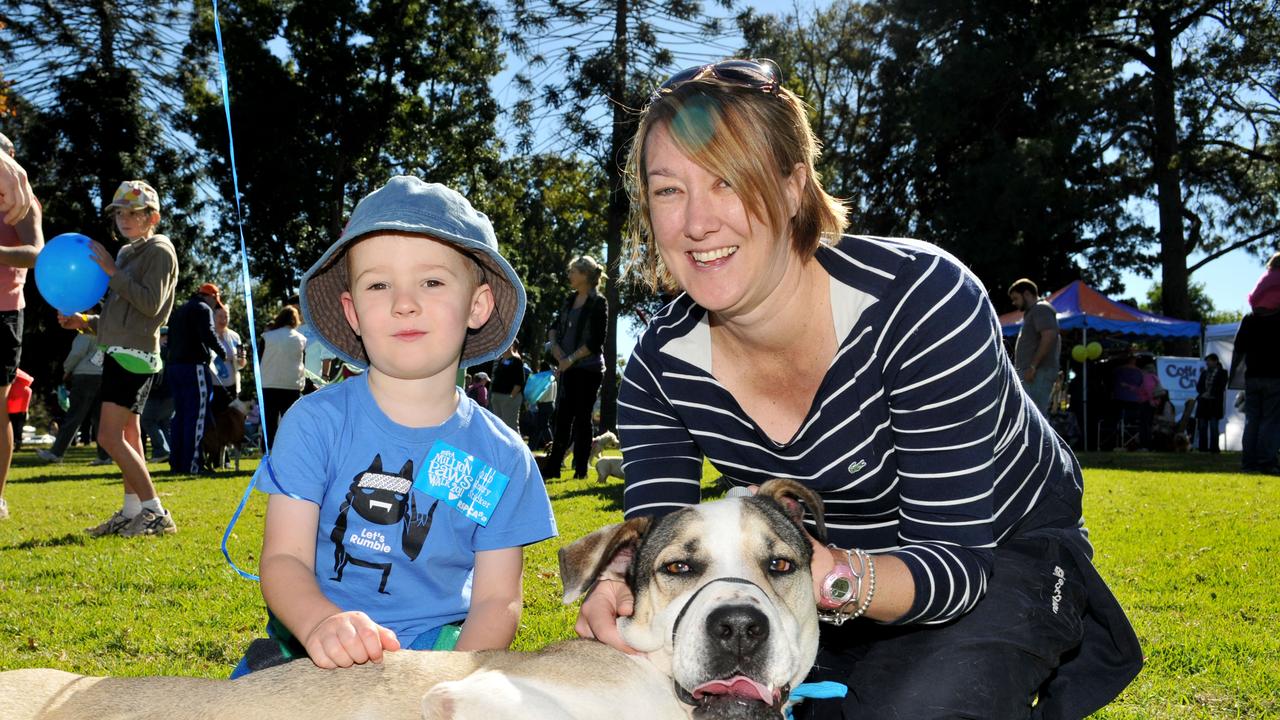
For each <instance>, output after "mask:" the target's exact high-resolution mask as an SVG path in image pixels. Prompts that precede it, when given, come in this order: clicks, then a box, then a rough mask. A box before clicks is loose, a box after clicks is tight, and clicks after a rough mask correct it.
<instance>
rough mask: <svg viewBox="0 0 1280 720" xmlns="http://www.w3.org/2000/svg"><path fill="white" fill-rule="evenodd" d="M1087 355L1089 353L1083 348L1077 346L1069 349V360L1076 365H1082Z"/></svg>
mask: <svg viewBox="0 0 1280 720" xmlns="http://www.w3.org/2000/svg"><path fill="white" fill-rule="evenodd" d="M1088 353H1089V351H1088V350H1086V349H1085V346H1083V345H1077V346H1075V347H1073V348H1071V359H1072V360H1075V361H1076V362H1078V363H1082V362H1084V361H1085V358H1086V357H1088Z"/></svg>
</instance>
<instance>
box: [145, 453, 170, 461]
mask: <svg viewBox="0 0 1280 720" xmlns="http://www.w3.org/2000/svg"><path fill="white" fill-rule="evenodd" d="M147 462H149V463H162V462H169V453H165V454H163V455H152V456H151V459H150V460H147Z"/></svg>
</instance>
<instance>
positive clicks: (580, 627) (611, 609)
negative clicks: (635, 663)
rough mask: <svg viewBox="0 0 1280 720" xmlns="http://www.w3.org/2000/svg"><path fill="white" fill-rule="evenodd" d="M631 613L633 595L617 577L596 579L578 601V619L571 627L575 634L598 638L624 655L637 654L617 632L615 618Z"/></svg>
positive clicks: (628, 615)
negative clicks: (581, 599) (584, 598)
mask: <svg viewBox="0 0 1280 720" xmlns="http://www.w3.org/2000/svg"><path fill="white" fill-rule="evenodd" d="M634 612H635V598H634V597H632V595H631V590H629V589H628V588H627V584H626V583H625V582H623V581H621V580H615V579H611V578H600V579H599V580H597V581H596V586H595V588H593V589H592V590H591V592H590V593H588V594H587V599H586V600H583V601H582V609H581V610H579V611H578V622H577V624H576V625H574V626H573V629H574V632H576V633H578V636H579V637H584V638H590V639H594V640H599V641H600V642H602V643H604V644H605V645H608V646H610V647H612V648H615V649H618V650H621V651H622V652H624V653H627V654H628V655H639V654H641V653H640V651H639V650H636V649H635V648H633V647H631V646H630V645H628V644H627V641H626V640H623V639H622V634H621V633H619V632H618V618H619V617H630V616H631V614H632V613H634Z"/></svg>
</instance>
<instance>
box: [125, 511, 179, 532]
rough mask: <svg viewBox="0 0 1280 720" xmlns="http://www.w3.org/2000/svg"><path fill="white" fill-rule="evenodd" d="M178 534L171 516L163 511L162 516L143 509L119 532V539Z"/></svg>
mask: <svg viewBox="0 0 1280 720" xmlns="http://www.w3.org/2000/svg"><path fill="white" fill-rule="evenodd" d="M176 532H178V526H177V524H176V523H174V522H173V516H172V515H170V514H169V511H168V510H165V511H164V513H163V514H161V513H157V512H156V511H155V510H152V509H150V508H143V509H142V512H140V513H138V515H137V517H135V518H134V519H132V520H130V521H129V524H128V525H125V526H124V527H123V528H121V530H120V537H126V538H128V537H138V536H139V535H172V534H173V533H176Z"/></svg>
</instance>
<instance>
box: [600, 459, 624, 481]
mask: <svg viewBox="0 0 1280 720" xmlns="http://www.w3.org/2000/svg"><path fill="white" fill-rule="evenodd" d="M611 477H616V478H618V479H619V480H626V479H627V475H626V471H624V470H623V469H622V458H620V457H617V456H616V455H611V456H609V457H602V458H600V459H599V460H597V461H596V482H604V481H605V480H608V479H609V478H611Z"/></svg>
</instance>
